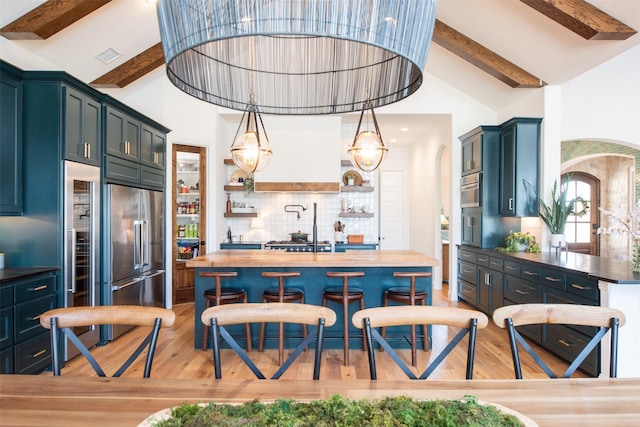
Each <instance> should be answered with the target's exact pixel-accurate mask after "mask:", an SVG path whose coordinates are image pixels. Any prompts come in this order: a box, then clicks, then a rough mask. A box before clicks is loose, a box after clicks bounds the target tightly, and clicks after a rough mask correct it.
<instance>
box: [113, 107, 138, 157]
mask: <svg viewBox="0 0 640 427" xmlns="http://www.w3.org/2000/svg"><path fill="white" fill-rule="evenodd" d="M106 121H107V126H106V128H107V131H106V144H107V147H106V151H107V154H111V155H114V156H118V157H124V158H126V159H129V160H136V161H138V160H140V122H139V121H138V120H135V119H134V118H132V117H130V116H129V115H127V114H125V113H123V112H121V111H119V110H117V109H115V108H113V107H111V106H107V108H106Z"/></svg>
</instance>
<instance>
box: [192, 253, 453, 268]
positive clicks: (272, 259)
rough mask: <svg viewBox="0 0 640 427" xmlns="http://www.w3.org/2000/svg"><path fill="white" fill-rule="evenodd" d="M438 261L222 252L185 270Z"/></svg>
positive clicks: (431, 261)
mask: <svg viewBox="0 0 640 427" xmlns="http://www.w3.org/2000/svg"><path fill="white" fill-rule="evenodd" d="M439 265H441V264H440V260H438V259H436V258H433V257H430V256H428V255H425V254H423V253H420V252H416V251H385V250H381V251H347V252H318V253H311V252H283V251H273V250H259V251H256V250H222V251H217V252H212V253H208V254H206V255H202V256H199V257H196V258H193V259H191V260H189V261H187V267H205V268H206V267H254V268H261V267H319V268H322V267H436V266H439Z"/></svg>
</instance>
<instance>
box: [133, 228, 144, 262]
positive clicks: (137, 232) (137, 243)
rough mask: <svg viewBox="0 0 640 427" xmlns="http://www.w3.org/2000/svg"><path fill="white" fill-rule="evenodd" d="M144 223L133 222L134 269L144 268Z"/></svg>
mask: <svg viewBox="0 0 640 427" xmlns="http://www.w3.org/2000/svg"><path fill="white" fill-rule="evenodd" d="M142 262H143V261H142V221H139V220H136V221H133V268H135V269H136V270H138V269H141V268H142Z"/></svg>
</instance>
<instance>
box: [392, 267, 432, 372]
mask: <svg viewBox="0 0 640 427" xmlns="http://www.w3.org/2000/svg"><path fill="white" fill-rule="evenodd" d="M393 277H408V278H409V286H408V287H407V286H398V287H393V288H389V289H387V290H386V291H384V302H383V304H382V305H383V306H384V307H386V306H387V305H389V300H391V301H395V302H399V303H402V304H408V305H416V303H417V302H422V305H427V296H428V295H429V294H428V293H427V291H425V290H424V289H416V279H417V278H418V277H431V273H430V272H427V271H420V272H407V271H396V272H394V273H393ZM422 328H423V332H424V337H423V338H422V348H423V349H424V351H427V350H428V349H429V345H428V344H427V342H428V338H429V335H428V326H427V325H422ZM385 329H386V328H384V327H383V328H382V330H381V335H382V337H383V338H384V334H385ZM380 350H382V347H380ZM416 356H417V355H416V325H411V365H413V366H416V359H417V357H416Z"/></svg>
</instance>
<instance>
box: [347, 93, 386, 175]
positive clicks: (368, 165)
mask: <svg viewBox="0 0 640 427" xmlns="http://www.w3.org/2000/svg"><path fill="white" fill-rule="evenodd" d="M365 114H366V115H367V129H366V130H363V131H360V127H361V126H362V119H363V117H364V116H365ZM369 115H371V119H372V122H373V127H374V128H373V130H371V129H368V127H369ZM387 151H389V150H388V148H387V147H385V146H384V142H383V141H382V135H381V134H380V128H379V127H378V120H376V113H375V112H374V111H373V108H372V107H371V104H369V103H367V104H365V106H364V108H363V109H362V113H360V120H359V121H358V128H357V129H356V136H355V138H354V139H353V144H351V147H349V150H347V152H348V153H349V156H350V157H351V163H353V165H354V166H355V167H357V168H358V169H360V170H361V171H364V172H373V171H374V170H376V169H377V168H378V166H380V164H381V163H382V159H383V158H384V155H385V154H387Z"/></svg>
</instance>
